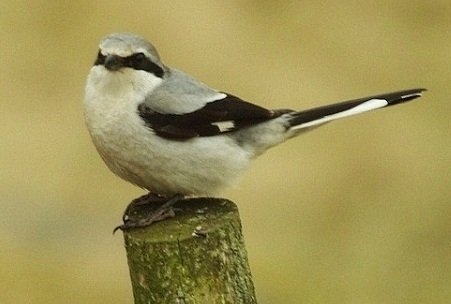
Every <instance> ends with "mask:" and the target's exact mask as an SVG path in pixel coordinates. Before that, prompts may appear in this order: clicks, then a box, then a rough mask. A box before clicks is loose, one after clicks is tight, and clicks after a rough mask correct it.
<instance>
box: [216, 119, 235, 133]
mask: <svg viewBox="0 0 451 304" xmlns="http://www.w3.org/2000/svg"><path fill="white" fill-rule="evenodd" d="M211 124H212V125H213V126H217V127H218V128H219V131H220V132H227V131H230V130H233V128H235V123H234V122H233V121H232V120H227V121H218V122H212V123H211Z"/></svg>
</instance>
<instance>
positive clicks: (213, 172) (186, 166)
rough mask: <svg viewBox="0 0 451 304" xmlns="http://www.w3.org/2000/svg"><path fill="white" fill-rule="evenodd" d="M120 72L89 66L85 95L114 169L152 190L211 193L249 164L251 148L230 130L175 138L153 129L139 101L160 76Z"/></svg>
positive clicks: (94, 132)
mask: <svg viewBox="0 0 451 304" xmlns="http://www.w3.org/2000/svg"><path fill="white" fill-rule="evenodd" d="M133 72H136V71H130V73H131V74H132V73H133ZM138 72H139V71H138ZM121 73H122V74H121ZM121 73H119V72H118V73H111V72H107V71H106V70H105V69H104V68H103V67H93V68H92V70H91V72H90V75H89V77H88V82H87V86H86V98H85V118H86V124H87V126H88V129H89V132H90V134H91V137H92V140H93V142H94V144H95V146H96V148H97V150H98V152H99V154H100V155H101V156H102V158H103V160H104V161H105V163H106V164H107V166H108V167H109V168H110V169H111V170H112V171H113V172H114V173H115V174H117V175H118V176H120V177H121V178H123V179H125V180H127V181H129V182H131V183H133V184H135V185H138V186H140V187H143V188H146V189H148V190H149V191H152V192H155V193H160V194H167V195H172V194H176V193H180V194H213V193H215V192H217V191H218V190H219V189H220V188H222V187H223V186H226V185H228V184H230V183H231V182H232V181H233V180H234V179H235V177H236V176H238V175H239V174H240V173H241V172H242V171H243V170H244V169H245V168H246V167H247V166H248V164H249V161H250V155H249V153H248V152H246V151H244V150H243V149H241V148H240V147H239V146H237V144H236V142H235V141H234V140H233V139H232V138H230V137H228V136H214V137H206V138H205V137H200V138H193V139H190V140H188V141H174V140H167V139H164V138H161V137H159V136H157V135H155V134H154V133H153V132H152V131H151V129H150V128H148V127H146V126H145V124H144V121H143V120H142V119H141V118H140V117H139V115H138V113H137V106H138V104H139V103H140V102H142V100H143V98H144V96H145V95H146V94H149V93H150V92H151V90H152V89H153V88H155V87H156V86H157V85H158V81H161V79H159V78H157V77H153V78H152V79H147V80H146V81H135V82H130V79H131V78H130V77H132V79H133V77H135V76H136V75H135V76H133V75H126V73H128V71H126V72H121ZM105 74H109V75H105ZM111 74H112V75H111ZM147 74H148V73H147ZM140 77H141V78H142V77H143V75H140ZM146 77H147V76H146Z"/></svg>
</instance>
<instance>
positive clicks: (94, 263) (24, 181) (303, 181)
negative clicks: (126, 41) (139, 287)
mask: <svg viewBox="0 0 451 304" xmlns="http://www.w3.org/2000/svg"><path fill="white" fill-rule="evenodd" d="M450 16H451V4H450V2H449V1H447V0H435V1H415V0H414V1H262V0H259V1H255V0H254V1H251V0H249V1H200V0H199V1H133V2H125V1H124V2H119V1H104V0H99V1H36V0H35V1H11V0H4V1H1V2H0V40H1V47H0V58H1V59H0V60H1V69H0V99H1V103H0V109H1V111H0V134H1V148H0V165H1V167H0V181H1V183H0V193H1V201H2V202H1V207H0V208H1V219H0V265H1V267H0V303H2V304H3V303H99V302H103V303H132V292H131V287H130V283H129V274H128V268H127V263H126V257H125V251H124V249H123V244H122V241H123V240H122V236H121V234H120V233H118V234H116V235H114V236H113V235H112V234H111V232H112V229H113V227H115V226H116V225H117V224H119V223H120V219H121V215H122V211H123V210H124V208H125V206H126V205H127V204H128V202H129V201H130V200H131V199H132V198H135V197H137V196H139V195H141V194H143V193H144V192H143V191H142V190H141V189H138V188H136V187H134V186H132V185H129V184H127V183H126V182H124V181H122V180H120V179H119V178H117V177H115V176H114V175H113V174H112V173H110V172H109V170H108V169H107V168H106V166H105V165H104V164H103V163H102V161H101V159H100V157H99V156H98V155H97V153H96V151H95V149H94V147H93V145H92V144H91V141H90V138H89V135H88V133H87V130H86V128H85V126H84V120H83V107H82V100H83V94H84V85H85V78H86V75H87V73H88V71H89V69H90V67H91V65H92V63H93V61H94V59H95V56H96V53H97V45H98V42H99V40H100V39H101V38H102V37H103V36H104V35H106V34H108V33H111V32H115V31H130V32H135V33H138V34H140V35H143V36H145V37H147V38H148V39H149V40H151V41H152V42H153V43H154V44H155V45H156V47H157V49H158V50H159V52H160V55H161V56H162V58H163V60H164V62H165V63H166V64H168V65H170V66H173V67H177V68H179V69H181V70H184V71H186V72H188V73H190V74H192V75H194V76H195V77H197V78H199V79H201V80H203V81H204V82H206V83H207V84H209V85H210V86H212V87H215V88H218V89H220V90H224V91H227V92H230V93H233V94H234V95H237V96H240V97H242V98H243V99H246V100H249V101H252V102H255V103H258V104H260V105H262V106H265V107H269V108H281V107H282V108H295V109H305V108H309V107H313V106H319V105H324V104H327V103H331V102H335V101H340V100H346V99H352V98H358V97H363V96H368V95H372V94H377V93H385V92H389V91H395V90H400V89H408V88H414V87H425V88H427V89H428V90H429V91H428V92H426V94H425V96H424V97H423V98H421V99H420V100H418V101H414V102H412V103H409V104H406V105H402V106H397V107H393V108H390V109H384V110H380V111H376V112H372V113H368V114H365V115H361V116H358V117H352V118H349V119H346V120H341V121H339V122H335V123H333V124H329V125H327V126H325V127H323V128H320V129H318V130H316V131H314V132H311V133H308V134H306V135H304V136H302V137H299V138H296V139H294V140H291V141H290V142H287V143H286V144H284V145H282V146H279V147H277V148H274V149H272V150H270V151H268V152H267V153H266V154H264V155H263V156H261V157H260V158H259V159H257V160H256V161H255V162H254V164H253V166H252V167H251V169H250V170H249V171H248V172H247V173H246V174H245V176H244V177H243V178H242V180H241V181H240V183H239V184H238V185H237V186H236V187H235V188H232V189H227V190H226V191H225V192H224V193H222V194H221V195H222V196H224V197H227V198H230V199H232V200H233V201H235V202H236V203H237V204H238V206H239V209H240V213H241V217H242V221H243V226H244V233H245V239H246V243H247V250H248V254H249V259H250V264H251V268H252V271H253V275H254V283H255V286H256V291H257V295H258V298H259V303H359V304H362V303H449V301H450V299H451V189H450V188H451V183H450V182H451V136H450V134H451V133H450V131H451V122H450V114H451V102H450V99H451V88H450V81H451V72H450V67H451V18H450Z"/></svg>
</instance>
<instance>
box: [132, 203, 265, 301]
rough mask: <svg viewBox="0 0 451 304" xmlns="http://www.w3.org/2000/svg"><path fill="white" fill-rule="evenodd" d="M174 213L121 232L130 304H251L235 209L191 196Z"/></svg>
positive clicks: (247, 275)
mask: <svg viewBox="0 0 451 304" xmlns="http://www.w3.org/2000/svg"><path fill="white" fill-rule="evenodd" d="M175 208H177V209H179V210H178V211H177V215H176V216H175V217H173V218H169V219H167V220H164V221H162V222H157V223H154V224H152V225H151V226H149V227H147V228H144V229H134V230H130V231H125V232H124V239H125V248H126V250H127V258H128V265H129V268H130V276H131V281H132V287H133V295H134V298H135V304H144V303H146V304H147V303H184V304H198V303H205V304H215V303H233V304H238V303H246V304H247V303H250V304H252V303H256V299H255V292H254V285H253V283H252V277H251V273H250V269H249V265H248V261H247V254H246V249H245V247H244V241H243V235H242V233H241V222H240V219H239V214H238V209H237V208H236V206H235V204H234V203H232V202H231V201H228V200H224V199H213V198H196V199H188V200H183V201H180V202H178V203H177V205H176V206H175Z"/></svg>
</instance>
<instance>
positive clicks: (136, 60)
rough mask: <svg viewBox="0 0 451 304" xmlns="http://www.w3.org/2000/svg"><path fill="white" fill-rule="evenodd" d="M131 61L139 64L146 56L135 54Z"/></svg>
mask: <svg viewBox="0 0 451 304" xmlns="http://www.w3.org/2000/svg"><path fill="white" fill-rule="evenodd" d="M132 60H133V62H134V63H141V62H143V61H144V60H146V55H144V54H143V53H136V54H134V55H133V56H132Z"/></svg>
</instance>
